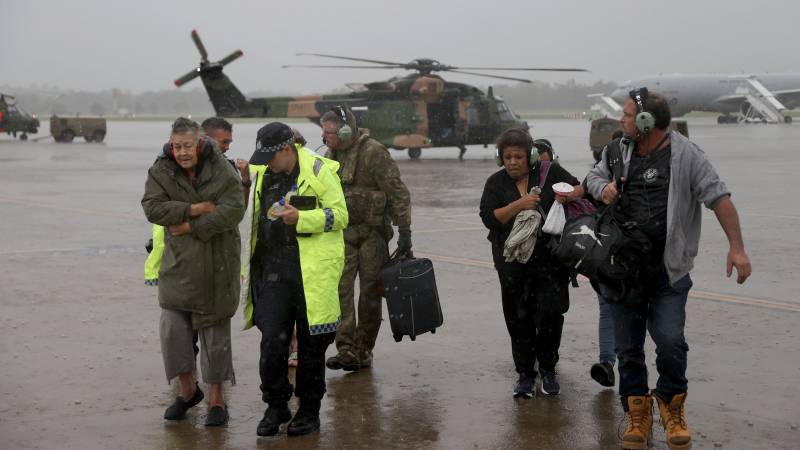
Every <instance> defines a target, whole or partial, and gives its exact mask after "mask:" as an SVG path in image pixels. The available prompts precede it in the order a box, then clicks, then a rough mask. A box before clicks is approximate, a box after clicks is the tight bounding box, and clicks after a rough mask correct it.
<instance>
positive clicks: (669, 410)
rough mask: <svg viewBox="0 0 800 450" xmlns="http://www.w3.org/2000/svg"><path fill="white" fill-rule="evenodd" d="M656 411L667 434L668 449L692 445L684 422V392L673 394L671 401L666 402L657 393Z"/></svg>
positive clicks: (676, 449)
mask: <svg viewBox="0 0 800 450" xmlns="http://www.w3.org/2000/svg"><path fill="white" fill-rule="evenodd" d="M655 397H656V401H657V402H658V413H659V415H660V416H661V425H663V426H664V431H665V432H666V434H667V445H668V446H669V449H670V450H685V449H688V448H691V447H692V436H691V434H689V426H688V425H687V424H686V410H685V409H684V407H683V404H684V403H685V402H686V393H685V392H684V393H682V394H675V396H674V397H672V401H671V402H669V403H667V402H665V401H664V400H662V399H661V398H660V397H659V396H658V395H657V394H656V395H655Z"/></svg>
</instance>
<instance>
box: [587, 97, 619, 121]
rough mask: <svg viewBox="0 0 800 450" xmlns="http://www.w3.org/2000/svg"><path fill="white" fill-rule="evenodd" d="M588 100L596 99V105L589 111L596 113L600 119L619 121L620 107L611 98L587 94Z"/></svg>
mask: <svg viewBox="0 0 800 450" xmlns="http://www.w3.org/2000/svg"><path fill="white" fill-rule="evenodd" d="M587 97H589V98H596V99H597V103H595V104H594V105H592V106H591V107H590V108H589V109H591V110H592V111H595V112H597V113H598V114H600V115H601V116H602V117H610V118H612V119H619V118H620V117H621V116H622V107H621V106H619V103H617V102H616V101H614V99H613V98H611V97H609V96H608V95H605V94H589V95H587Z"/></svg>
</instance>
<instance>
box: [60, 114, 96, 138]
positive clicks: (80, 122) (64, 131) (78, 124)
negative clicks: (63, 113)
mask: <svg viewBox="0 0 800 450" xmlns="http://www.w3.org/2000/svg"><path fill="white" fill-rule="evenodd" d="M50 135H51V136H53V139H55V140H56V142H72V140H73V139H75V138H76V137H82V138H83V139H85V140H86V142H103V139H105V137H106V119H104V118H102V117H58V116H56V115H53V116H51V117H50Z"/></svg>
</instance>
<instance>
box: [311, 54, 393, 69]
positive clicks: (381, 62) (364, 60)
mask: <svg viewBox="0 0 800 450" xmlns="http://www.w3.org/2000/svg"><path fill="white" fill-rule="evenodd" d="M297 56H319V57H322V58H332V59H344V60H347V61H360V62H368V63H372V64H384V65H387V66H396V67H402V66H405V64H403V63H396V62H391V61H379V60H377V59H364V58H350V57H348V56H336V55H324V54H321V53H298V54H297Z"/></svg>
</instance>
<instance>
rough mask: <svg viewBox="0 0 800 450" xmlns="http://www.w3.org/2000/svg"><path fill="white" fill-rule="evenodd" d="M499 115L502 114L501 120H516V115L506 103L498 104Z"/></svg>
mask: <svg viewBox="0 0 800 450" xmlns="http://www.w3.org/2000/svg"><path fill="white" fill-rule="evenodd" d="M497 113H498V114H500V120H515V119H516V117H514V113H513V112H511V110H510V109H509V108H508V105H506V104H505V102H497Z"/></svg>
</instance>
